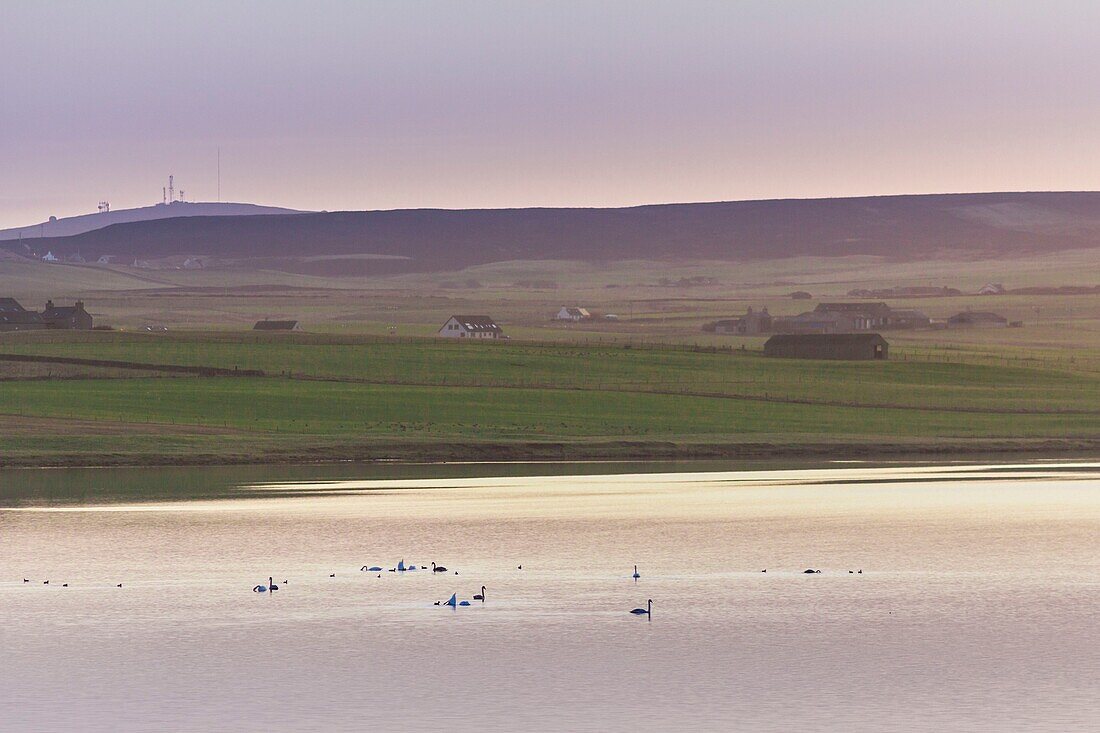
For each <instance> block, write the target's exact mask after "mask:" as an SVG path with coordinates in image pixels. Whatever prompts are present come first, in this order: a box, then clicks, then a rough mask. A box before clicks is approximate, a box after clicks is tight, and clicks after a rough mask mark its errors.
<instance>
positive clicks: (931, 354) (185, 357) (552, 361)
mask: <svg viewBox="0 0 1100 733" xmlns="http://www.w3.org/2000/svg"><path fill="white" fill-rule="evenodd" d="M19 336H20V338H7V339H4V340H0V353H11V354H32V355H43V356H67V357H81V358H90V359H108V360H116V361H128V362H139V363H152V364H182V365H189V366H214V367H221V368H228V369H233V368H239V369H259V370H263V371H264V372H266V373H267V374H268V375H269V376H294V377H299V378H321V379H333V380H344V381H349V382H351V381H354V382H362V383H372V384H384V385H419V386H440V387H492V388H517V387H525V388H534V389H556V390H586V391H597V392H611V391H618V392H631V393H665V394H670V393H671V394H685V395H695V396H700V397H748V398H767V399H769V400H775V401H783V400H786V401H799V402H811V403H819V404H830V405H841V406H845V405H862V406H887V407H894V406H896V407H910V408H940V409H945V410H986V411H997V412H1065V411H1080V410H1085V409H1090V406H1091V409H1094V410H1096V411H1097V412H1100V375H1094V374H1092V373H1090V372H1081V371H1078V370H1075V369H1074V368H1073V367H1074V364H1073V363H1071V362H1069V361H1067V360H1058V359H1054V358H1053V357H1051V359H1050V361H1049V363H1046V362H1043V363H1040V364H1033V363H1031V362H1029V361H1027V360H1013V359H1011V358H1009V359H1004V358H1001V359H999V360H997V361H998V362H999V363H987V361H986V360H983V359H981V358H980V357H981V355H980V353H975V354H971V353H970V352H966V353H963V352H955V353H952V352H947V351H942V350H940V351H936V350H933V349H929V348H927V347H924V348H921V349H916V348H914V349H913V353H912V354H907V353H906V352H905V351H904V350H901V351H900V353H898V352H896V353H895V358H894V360H892V361H888V362H885V363H880V362H827V361H802V360H776V359H767V358H765V357H763V356H762V354H761V353H760V352H758V351H749V350H746V351H742V350H739V349H731V350H726V349H720V350H719V349H709V348H694V347H692V348H685V347H660V346H646V347H638V346H633V347H629V348H628V347H627V346H625V345H617V344H604V345H593V344H587V345H585V344H545V343H537V344H536V343H520V342H504V343H500V342H498V343H465V342H455V341H447V340H442V339H397V338H386V337H382V338H370V337H333V336H325V335H309V334H301V335H298V334H283V335H274V336H273V335H264V334H252V333H238V334H218V333H211V334H204V333H171V334H128V333H110V332H106V333H97V332H91V333H83V334H78V333H57V332H38V333H30V332H28V333H25V334H19ZM967 356H971V357H973V359H972V360H970V361H967V360H964V359H965V358H966V357H967ZM907 357H911V358H909V359H908V360H906V359H907ZM948 360H950V361H948ZM990 361H992V360H990Z"/></svg>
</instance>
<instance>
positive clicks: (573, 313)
mask: <svg viewBox="0 0 1100 733" xmlns="http://www.w3.org/2000/svg"><path fill="white" fill-rule="evenodd" d="M591 317H592V314H591V313H589V312H588V311H587V310H585V309H584V308H570V307H568V306H564V305H563V306H562V307H561V310H560V311H558V314H557V315H556V316H554V320H556V321H585V320H588V319H589V318H591Z"/></svg>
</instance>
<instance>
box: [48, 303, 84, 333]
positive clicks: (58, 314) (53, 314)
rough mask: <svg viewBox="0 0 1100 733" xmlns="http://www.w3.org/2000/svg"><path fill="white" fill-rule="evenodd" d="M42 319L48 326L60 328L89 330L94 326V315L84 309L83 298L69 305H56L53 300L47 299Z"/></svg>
mask: <svg viewBox="0 0 1100 733" xmlns="http://www.w3.org/2000/svg"><path fill="white" fill-rule="evenodd" d="M42 321H43V322H44V323H45V324H46V328H56V329H59V330H72V331H89V330H91V328H92V315H91V314H90V313H88V311H86V310H84V301H82V300H78V301H76V304H75V305H69V306H56V305H54V304H53V301H52V300H47V301H46V310H44V311H42Z"/></svg>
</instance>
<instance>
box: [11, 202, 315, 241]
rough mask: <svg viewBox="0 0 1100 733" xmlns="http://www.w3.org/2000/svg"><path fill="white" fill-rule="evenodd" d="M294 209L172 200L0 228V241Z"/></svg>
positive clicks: (63, 235)
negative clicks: (131, 223) (22, 225)
mask: <svg viewBox="0 0 1100 733" xmlns="http://www.w3.org/2000/svg"><path fill="white" fill-rule="evenodd" d="M297 213H299V212H297V211H295V210H294V209H282V208H279V207H277V206H257V205H255V204H231V203H225V204H222V203H201V202H200V203H192V202H190V201H173V202H172V203H170V204H157V205H156V206H144V207H141V208H138V209H118V210H117V211H107V212H104V213H98V212H97V213H95V214H82V215H81V216H70V217H66V218H63V219H55V220H53V221H45V222H42V223H40V224H32V225H30V226H25V227H15V228H12V229H0V241H5V240H11V239H19V237H20V236H22V237H23V238H24V239H28V238H32V237H34V238H37V237H40V236H45V237H71V236H74V235H76V234H83V233H84V232H90V231H94V230H96V229H102V228H103V227H107V226H111V225H112V224H126V223H129V222H134V221H154V220H157V219H174V218H177V217H181V216H256V215H259V214H297Z"/></svg>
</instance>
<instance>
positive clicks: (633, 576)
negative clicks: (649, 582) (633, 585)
mask: <svg viewBox="0 0 1100 733" xmlns="http://www.w3.org/2000/svg"><path fill="white" fill-rule="evenodd" d="M631 577H632V578H634V580H637V579H638V578H640V577H642V576H640V575H638V566H637V565H635V566H634V575H632V576H631Z"/></svg>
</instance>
